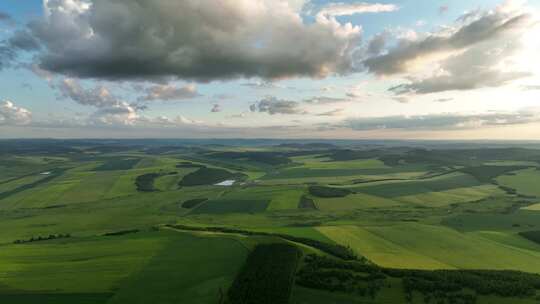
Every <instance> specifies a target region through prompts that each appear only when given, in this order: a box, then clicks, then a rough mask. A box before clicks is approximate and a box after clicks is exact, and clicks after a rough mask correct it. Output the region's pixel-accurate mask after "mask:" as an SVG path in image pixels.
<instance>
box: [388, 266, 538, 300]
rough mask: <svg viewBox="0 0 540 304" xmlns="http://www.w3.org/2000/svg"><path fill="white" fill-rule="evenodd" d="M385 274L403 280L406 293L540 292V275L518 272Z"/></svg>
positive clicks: (398, 271)
mask: <svg viewBox="0 0 540 304" xmlns="http://www.w3.org/2000/svg"><path fill="white" fill-rule="evenodd" d="M383 272H384V273H385V274H387V275H389V276H392V277H401V278H403V284H404V287H405V291H406V292H407V293H412V292H413V291H418V292H421V293H423V294H435V293H439V294H441V293H443V294H447V295H451V294H454V293H458V292H461V291H462V290H464V289H468V290H472V291H474V292H476V293H477V294H481V295H498V296H501V297H530V296H534V295H535V294H536V290H537V289H540V275H537V274H530V273H524V272H519V271H499V270H435V271H427V270H401V269H383Z"/></svg>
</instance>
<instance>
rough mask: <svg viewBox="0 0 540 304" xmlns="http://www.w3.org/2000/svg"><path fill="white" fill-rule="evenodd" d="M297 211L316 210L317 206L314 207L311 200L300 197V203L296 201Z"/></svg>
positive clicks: (303, 196)
mask: <svg viewBox="0 0 540 304" xmlns="http://www.w3.org/2000/svg"><path fill="white" fill-rule="evenodd" d="M298 209H313V210H317V205H315V202H314V201H313V200H312V199H311V198H309V197H307V196H305V195H302V197H300V201H298Z"/></svg>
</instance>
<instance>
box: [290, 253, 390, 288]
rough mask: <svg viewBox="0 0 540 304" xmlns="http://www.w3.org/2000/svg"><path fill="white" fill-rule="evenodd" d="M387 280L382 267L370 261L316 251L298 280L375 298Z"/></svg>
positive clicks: (306, 285) (307, 260) (308, 284)
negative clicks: (343, 259) (348, 260)
mask: <svg viewBox="0 0 540 304" xmlns="http://www.w3.org/2000/svg"><path fill="white" fill-rule="evenodd" d="M385 280H386V275H384V274H383V273H382V271H381V269H380V268H379V267H377V266H374V265H371V264H369V263H367V262H364V263H359V262H347V261H341V260H336V259H331V258H328V257H323V256H318V255H314V254H312V255H308V256H306V258H305V259H304V266H303V267H302V269H300V271H299V272H298V274H297V279H296V283H297V284H298V285H300V286H304V287H307V288H314V289H320V290H327V291H330V292H344V293H349V294H358V295H360V296H369V297H371V298H375V296H376V295H377V293H378V292H379V291H380V289H381V288H383V287H384V286H385V285H386V283H385Z"/></svg>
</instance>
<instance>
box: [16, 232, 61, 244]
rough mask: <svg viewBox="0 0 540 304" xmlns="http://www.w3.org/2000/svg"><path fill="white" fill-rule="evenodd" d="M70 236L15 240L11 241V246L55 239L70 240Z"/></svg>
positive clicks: (52, 235) (57, 235) (51, 235)
mask: <svg viewBox="0 0 540 304" xmlns="http://www.w3.org/2000/svg"><path fill="white" fill-rule="evenodd" d="M70 237H71V234H69V233H66V234H61V233H59V234H49V235H48V236H38V237H31V238H29V239H26V240H22V239H21V240H15V241H13V244H26V243H33V242H40V241H49V240H57V239H66V238H70Z"/></svg>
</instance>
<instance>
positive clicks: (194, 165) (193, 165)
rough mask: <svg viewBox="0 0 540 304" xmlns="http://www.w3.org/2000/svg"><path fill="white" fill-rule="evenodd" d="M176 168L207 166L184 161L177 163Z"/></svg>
mask: <svg viewBox="0 0 540 304" xmlns="http://www.w3.org/2000/svg"><path fill="white" fill-rule="evenodd" d="M176 168H206V166H205V165H199V164H194V163H191V162H186V161H183V162H180V163H179V164H177V165H176Z"/></svg>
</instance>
